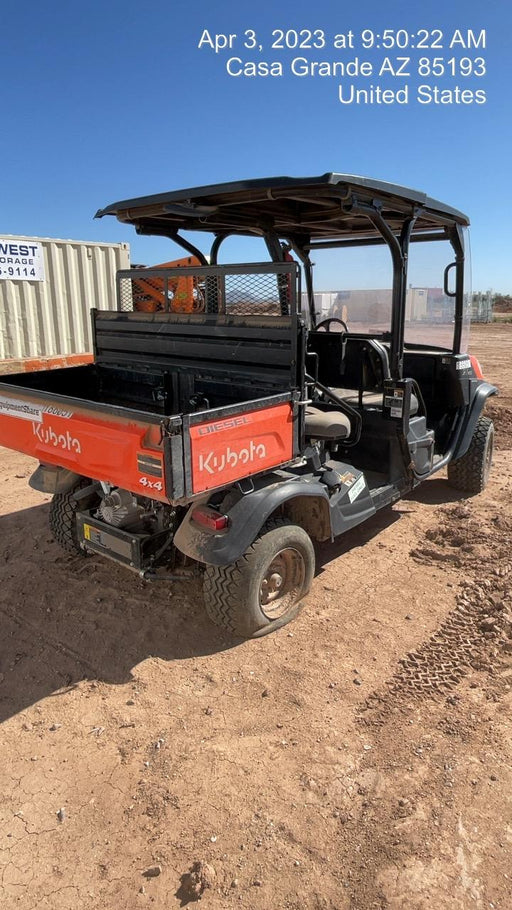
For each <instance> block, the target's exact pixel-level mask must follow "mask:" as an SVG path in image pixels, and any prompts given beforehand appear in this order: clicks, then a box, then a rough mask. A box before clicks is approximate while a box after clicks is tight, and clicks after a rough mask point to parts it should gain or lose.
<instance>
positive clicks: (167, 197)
mask: <svg viewBox="0 0 512 910" xmlns="http://www.w3.org/2000/svg"><path fill="white" fill-rule="evenodd" d="M375 207H377V208H379V209H380V212H381V215H382V217H383V218H384V220H385V221H386V222H387V224H388V225H389V227H390V228H391V229H392V230H393V231H397V232H398V231H400V230H401V228H402V225H403V224H404V221H406V220H407V219H408V218H410V217H411V215H412V214H413V213H415V214H416V215H417V219H416V222H415V225H414V230H413V233H414V234H418V233H422V232H427V233H428V232H429V231H432V230H436V229H437V230H439V229H442V228H443V227H446V226H450V225H454V224H460V225H468V224H469V219H468V217H467V216H466V215H464V214H463V213H462V212H459V211H457V209H454V208H451V207H450V206H448V205H445V204H444V203H442V202H438V201H437V200H436V199H431V198H430V197H429V196H426V195H425V193H422V192H419V191H418V190H412V189H409V188H407V187H402V186H398V185H395V184H392V183H384V182H383V181H381V180H372V179H370V178H368V177H356V176H351V175H346V174H330V173H328V174H322V175H321V176H318V177H270V178H260V179H255V180H241V181H237V182H236V183H219V184H214V185H212V186H201V187H193V188H191V189H184V190H175V191H172V192H169V193H158V194H157V195H155V196H140V197H139V198H136V199H125V200H123V201H122V202H114V203H113V204H112V205H109V206H107V207H106V208H104V209H100V210H99V211H98V212H97V214H96V217H97V218H102V217H103V216H104V215H115V216H116V217H117V218H118V219H119V221H121V222H124V223H127V224H133V225H134V226H135V227H136V229H137V231H138V232H139V233H141V234H160V235H164V236H172V235H173V234H176V232H177V231H180V230H186V231H208V232H211V233H214V234H257V235H261V234H268V233H274V234H277V235H278V236H280V237H283V238H286V237H290V238H301V240H302V241H304V240H308V241H309V240H311V241H321V240H335V239H337V238H341V237H347V236H349V237H350V236H352V237H354V238H357V237H361V238H363V237H365V238H371V237H375V236H376V235H377V234H378V231H377V229H376V228H375V227H374V225H373V224H372V223H371V222H370V221H369V219H368V215H367V210H370V209H373V210H374V209H375Z"/></svg>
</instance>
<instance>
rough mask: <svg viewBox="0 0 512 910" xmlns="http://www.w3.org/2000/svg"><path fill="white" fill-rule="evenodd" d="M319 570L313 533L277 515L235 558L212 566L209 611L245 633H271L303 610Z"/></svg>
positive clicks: (220, 622)
mask: <svg viewBox="0 0 512 910" xmlns="http://www.w3.org/2000/svg"><path fill="white" fill-rule="evenodd" d="M314 572H315V551H314V549H313V544H312V543H311V539H310V537H309V535H308V534H306V532H305V531H304V529H303V528H301V527H299V526H298V525H294V524H291V523H290V522H288V521H286V520H285V519H281V518H279V519H274V520H271V521H269V522H268V523H267V524H266V525H265V526H264V527H263V528H262V530H261V533H260V535H259V537H257V538H256V540H255V541H254V543H253V544H251V546H250V547H249V548H248V549H247V550H246V551H245V553H244V554H243V556H241V557H240V559H238V560H237V561H236V562H235V563H233V564H232V565H230V566H207V567H206V571H205V573H204V583H203V592H204V602H205V607H206V612H207V613H208V616H209V617H210V619H211V620H212V621H213V622H214V623H216V625H218V626H222V627H223V628H225V629H227V630H228V631H229V632H232V633H233V634H235V635H239V636H241V637H242V638H256V637H258V636H260V635H266V634H267V633H268V632H273V631H274V630H275V629H279V628H280V627H281V626H284V625H286V623H288V622H290V620H291V619H293V618H294V617H295V616H296V615H297V613H298V612H299V610H300V608H301V601H302V600H303V598H304V597H305V596H306V594H307V593H308V591H309V589H310V587H311V582H312V580H313V575H314Z"/></svg>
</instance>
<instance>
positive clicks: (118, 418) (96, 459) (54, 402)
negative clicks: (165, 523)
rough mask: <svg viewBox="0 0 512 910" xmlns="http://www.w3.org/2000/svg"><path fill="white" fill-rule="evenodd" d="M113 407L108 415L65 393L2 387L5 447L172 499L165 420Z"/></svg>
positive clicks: (1, 440)
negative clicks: (166, 466) (167, 484)
mask: <svg viewBox="0 0 512 910" xmlns="http://www.w3.org/2000/svg"><path fill="white" fill-rule="evenodd" d="M110 410H111V413H108V414H107V413H102V411H100V410H99V409H95V406H94V405H93V404H91V406H90V407H87V405H86V403H84V402H82V401H80V402H74V401H73V399H70V398H66V397H64V396H58V395H45V394H44V393H41V392H38V391H35V390H31V391H30V392H29V391H28V390H23V392H19V391H18V390H17V389H15V388H13V387H7V386H6V385H4V386H3V387H2V386H1V385H0V445H3V446H6V447H7V448H10V449H15V450H16V451H19V452H24V453H25V454H27V455H32V456H33V457H34V458H37V459H38V460H39V461H40V462H42V463H45V464H53V465H59V466H60V467H64V468H68V469H69V470H71V471H75V472H76V473H77V474H82V475H83V476H84V477H91V478H93V479H95V480H104V481H108V482H109V483H112V484H114V485H115V486H120V487H123V488H125V489H128V490H131V491H132V492H134V493H139V494H142V495H144V493H146V494H147V495H149V496H151V497H152V498H153V499H160V500H163V501H167V498H168V497H167V495H166V491H165V478H164V449H163V444H162V430H161V420H162V418H161V417H158V416H156V415H152V414H146V413H144V412H137V411H130V410H128V409H125V408H112V409H110ZM170 422H171V423H172V422H174V421H173V419H171V421H170ZM176 422H177V423H178V424H179V423H180V420H179V419H177V421H176ZM167 423H169V420H168V421H167Z"/></svg>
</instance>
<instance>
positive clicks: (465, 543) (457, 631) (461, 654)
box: [366, 504, 512, 712]
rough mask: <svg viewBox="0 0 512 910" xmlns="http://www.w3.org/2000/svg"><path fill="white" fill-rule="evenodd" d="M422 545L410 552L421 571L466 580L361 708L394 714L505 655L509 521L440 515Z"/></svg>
mask: <svg viewBox="0 0 512 910" xmlns="http://www.w3.org/2000/svg"><path fill="white" fill-rule="evenodd" d="M426 537H427V539H428V541H429V543H428V545H426V546H422V547H418V548H416V549H413V550H412V551H411V556H412V557H413V558H414V559H416V560H418V561H420V562H423V563H427V564H431V565H434V564H437V565H439V563H440V562H442V563H444V564H445V565H446V566H447V569H449V568H450V567H455V568H457V569H458V570H463V572H464V573H465V574H466V576H467V578H466V581H464V582H462V584H461V591H460V592H459V593H458V594H457V596H456V606H455V608H454V610H452V612H451V613H450V614H449V615H448V616H447V617H446V619H445V620H444V622H443V623H442V624H441V625H440V626H439V628H438V629H436V631H435V632H434V633H433V635H431V637H430V638H429V639H428V640H427V641H426V642H424V643H423V644H422V645H421V646H420V647H419V648H417V649H416V650H414V651H412V652H410V653H409V654H408V655H407V656H406V657H404V658H402V660H401V661H400V663H401V667H400V669H398V670H397V671H396V673H395V674H394V675H393V676H392V678H391V679H390V680H388V681H387V683H386V685H385V687H384V689H382V690H379V691H377V692H374V693H372V694H371V695H370V696H369V697H368V699H367V702H366V708H375V707H377V706H379V710H380V711H381V712H382V711H383V710H386V709H388V710H389V709H390V708H394V707H397V706H398V705H399V704H400V702H402V701H403V700H404V699H406V700H407V699H410V698H415V699H416V698H436V697H439V696H442V695H444V694H446V693H447V692H449V691H450V690H452V689H454V688H455V687H456V686H457V685H458V684H459V682H460V681H461V679H462V678H463V677H464V676H465V675H466V674H467V672H468V671H469V670H471V669H476V670H481V669H489V667H490V666H492V661H494V660H495V659H496V657H497V655H498V653H499V651H500V648H501V649H507V650H508V649H510V648H512V594H511V591H512V584H511V580H512V555H511V554H512V521H511V520H510V519H509V518H506V517H503V516H501V515H500V514H495V515H493V516H491V517H490V518H485V519H484V518H476V517H475V516H474V515H473V511H472V508H471V506H470V505H469V504H457V505H455V506H450V507H447V508H445V509H443V510H441V520H440V522H439V524H438V525H437V526H436V527H435V528H432V529H430V530H429V531H427V533H426Z"/></svg>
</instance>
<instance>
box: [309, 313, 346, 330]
mask: <svg viewBox="0 0 512 910" xmlns="http://www.w3.org/2000/svg"><path fill="white" fill-rule="evenodd" d="M333 322H337V323H339V325H341V326H342V327H343V331H344V332H348V326H347V323H346V322H344V321H343V319H338V317H337V316H331V317H330V318H329V319H323V320H322V322H319V323H318V325H317V327H316V331H317V332H319V331H320V332H321V331H322V329H325V331H326V332H330V331H331V328H330V327H331V324H332V323H333Z"/></svg>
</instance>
